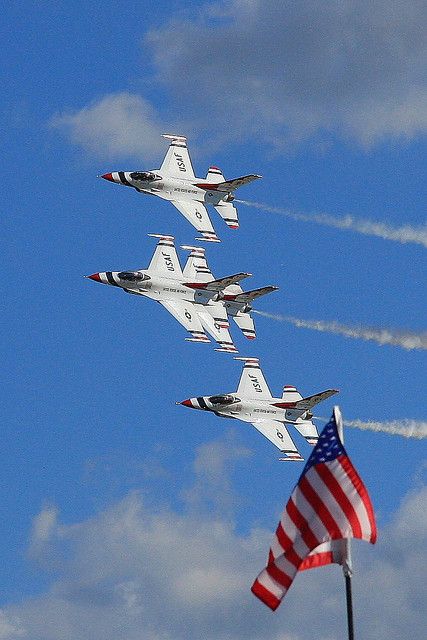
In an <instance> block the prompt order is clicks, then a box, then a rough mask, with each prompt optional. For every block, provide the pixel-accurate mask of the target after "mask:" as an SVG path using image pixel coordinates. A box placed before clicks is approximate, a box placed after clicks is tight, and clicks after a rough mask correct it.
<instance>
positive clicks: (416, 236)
mask: <svg viewBox="0 0 427 640" xmlns="http://www.w3.org/2000/svg"><path fill="white" fill-rule="evenodd" d="M236 202H240V203H241V204H245V205H246V206H248V207H252V208H254V209H260V210H261V211H265V212H267V213H277V214H279V215H281V216H284V217H286V218H290V219H291V220H296V221H298V222H314V223H315V224H320V225H323V226H325V227H333V228H334V229H348V230H349V231H355V232H356V233H361V234H362V235H365V236H375V237H377V238H382V239H383V240H392V241H393V242H400V243H402V244H407V243H413V244H420V245H422V246H423V247H425V248H427V225H424V226H421V227H413V226H411V225H405V226H403V227H392V226H391V225H389V224H386V223H385V222H375V221H374V220H366V219H364V218H355V217H354V216H351V215H345V216H343V217H342V218H341V217H338V216H333V215H331V214H329V213H299V212H296V211H291V210H289V209H286V208H284V207H272V206H270V205H268V204H264V203H263V202H250V201H248V200H237V201H236Z"/></svg>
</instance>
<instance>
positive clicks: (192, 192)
mask: <svg viewBox="0 0 427 640" xmlns="http://www.w3.org/2000/svg"><path fill="white" fill-rule="evenodd" d="M163 137H164V138H167V139H168V140H171V143H170V146H169V149H168V150H167V153H166V156H165V159H164V160H163V163H162V166H161V167H160V169H153V170H150V171H114V172H112V173H104V175H102V176H100V177H101V178H104V179H105V180H109V181H110V182H116V183H117V184H122V185H125V186H127V187H133V188H134V189H136V190H137V191H139V192H140V193H148V194H152V195H155V196H159V197H160V198H163V200H169V201H170V202H172V204H173V205H175V207H176V208H177V209H178V211H180V212H181V213H182V215H183V216H184V217H185V218H187V220H188V221H189V222H190V223H191V224H192V225H193V227H195V228H196V229H197V231H198V232H200V233H201V234H202V237H201V238H197V239H198V240H207V241H209V242H220V240H219V238H218V237H217V235H216V233H215V230H214V228H213V226H212V223H211V221H210V218H209V214H208V211H207V208H206V205H207V204H211V205H213V206H214V207H215V209H216V210H217V212H218V213H219V215H220V216H221V218H222V219H223V220H224V222H225V223H226V224H227V225H228V226H229V227H230V228H231V229H238V227H239V221H238V218H237V209H236V208H235V207H234V205H233V204H232V201H233V200H234V195H233V192H234V191H235V190H236V189H238V187H241V186H242V185H244V184H249V183H250V182H252V181H253V180H256V179H257V178H261V176H259V175H256V174H250V175H248V176H242V177H241V178H235V179H234V180H226V179H225V178H224V176H223V175H222V173H221V170H220V169H218V167H209V170H208V173H207V176H206V178H196V176H195V175H194V170H193V165H192V164H191V159H190V155H189V153H188V149H187V138H185V137H184V136H177V135H169V134H163Z"/></svg>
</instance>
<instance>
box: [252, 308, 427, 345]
mask: <svg viewBox="0 0 427 640" xmlns="http://www.w3.org/2000/svg"><path fill="white" fill-rule="evenodd" d="M252 313H257V314H258V315H260V316H264V317H265V318H271V319H272V320H277V321H278V322H287V323H289V324H293V325H294V326H295V327H299V328H303V329H313V330H314V331H321V332H326V333H335V334H337V335H341V336H345V337H346V338H355V339H360V340H368V341H372V342H376V343H377V344H380V345H384V344H390V345H393V346H395V347H402V348H403V349H407V350H408V351H411V350H412V349H427V333H426V332H424V333H412V332H409V331H399V330H397V329H376V328H371V327H362V326H353V327H350V326H347V325H344V324H340V323H339V322H336V321H335V320H333V321H326V320H303V319H301V318H294V317H293V316H283V315H280V314H277V313H266V312H265V311H258V310H256V309H253V311H252Z"/></svg>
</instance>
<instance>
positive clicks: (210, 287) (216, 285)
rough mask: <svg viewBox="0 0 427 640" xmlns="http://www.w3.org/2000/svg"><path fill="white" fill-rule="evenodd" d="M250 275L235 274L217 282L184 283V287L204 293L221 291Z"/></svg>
mask: <svg viewBox="0 0 427 640" xmlns="http://www.w3.org/2000/svg"><path fill="white" fill-rule="evenodd" d="M251 275H252V274H251V273H236V274H234V275H232V276H226V277H225V278H219V280H211V282H185V283H184V284H185V286H186V287H189V288H190V289H203V290H204V291H222V290H223V289H225V288H226V287H228V286H229V285H231V284H235V283H236V282H240V280H243V279H244V278H249V276H251Z"/></svg>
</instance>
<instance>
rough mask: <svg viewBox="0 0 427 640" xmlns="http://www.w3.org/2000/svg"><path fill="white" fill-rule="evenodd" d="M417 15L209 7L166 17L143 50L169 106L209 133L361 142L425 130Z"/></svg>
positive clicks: (421, 17)
mask: <svg viewBox="0 0 427 640" xmlns="http://www.w3.org/2000/svg"><path fill="white" fill-rule="evenodd" d="M426 19H427V7H426V3H425V2H422V0H413V1H412V2H411V3H410V8H409V9H408V6H407V4H405V3H403V2H399V1H398V0H359V2H344V3H343V2H324V3H315V2H313V1H312V0H299V2H277V1H276V0H263V2H260V1H259V0H258V1H256V0H251V1H249V0H244V1H243V0H228V1H227V2H223V1H218V0H217V1H211V2H209V3H208V2H203V3H200V7H198V11H197V12H196V13H194V12H193V14H192V15H189V16H188V17H187V18H185V17H182V16H179V17H175V18H174V16H172V19H171V22H170V23H166V24H160V25H159V26H158V27H157V28H156V29H153V30H152V31H150V32H149V33H148V34H147V35H146V37H145V46H146V47H148V48H149V49H151V51H152V53H153V57H154V65H155V69H156V72H157V78H158V79H159V80H160V81H162V82H163V83H164V84H165V86H166V87H167V88H168V89H169V91H171V93H172V94H173V96H174V106H175V109H177V110H185V111H186V113H191V114H192V115H194V116H196V117H197V118H200V119H203V120H204V122H205V123H207V125H206V126H207V127H209V128H210V129H211V130H216V132H217V135H218V136H222V137H225V136H227V138H230V137H234V138H238V137H239V136H241V137H247V136H250V137H252V138H259V139H261V140H263V141H264V142H266V143H267V144H271V145H273V146H278V147H280V146H281V145H282V146H283V145H286V144H289V143H291V144H292V143H293V142H294V141H298V140H301V139H304V138H308V137H319V136H322V137H330V138H332V137H336V135H339V136H342V137H346V138H351V139H353V140H356V141H357V142H358V143H359V144H360V145H362V146H364V147H369V146H370V145H373V144H375V143H378V142H381V141H382V140H384V139H387V138H398V139H399V138H401V139H404V140H405V139H410V138H412V137H415V136H416V135H419V134H422V133H424V132H426V130H427V99H426V98H427V82H426V75H425V28H424V25H425V23H426ZM225 70H226V72H225ZM182 78H185V82H182ZM224 121H226V122H227V127H224Z"/></svg>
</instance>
